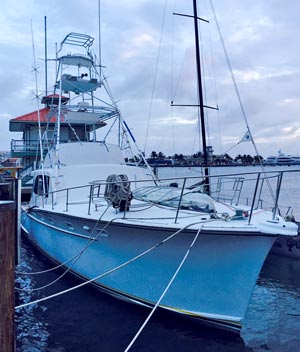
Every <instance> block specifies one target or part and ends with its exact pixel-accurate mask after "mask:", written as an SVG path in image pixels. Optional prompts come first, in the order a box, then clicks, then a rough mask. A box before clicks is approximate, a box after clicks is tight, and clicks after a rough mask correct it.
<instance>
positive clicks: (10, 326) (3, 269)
mask: <svg viewBox="0 0 300 352" xmlns="http://www.w3.org/2000/svg"><path fill="white" fill-rule="evenodd" d="M15 212H16V203H15V202H14V201H6V200H4V201H0V351H1V352H14V351H15V323H14V321H15V295H14V287H15V231H16V228H15V227H16V221H15V219H16V214H15Z"/></svg>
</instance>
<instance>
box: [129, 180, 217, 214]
mask: <svg viewBox="0 0 300 352" xmlns="http://www.w3.org/2000/svg"><path fill="white" fill-rule="evenodd" d="M180 197H181V189H179V188H175V187H169V186H161V187H157V186H146V187H141V188H137V189H136V190H134V191H133V198H135V199H137V200H141V201H145V202H151V203H156V204H161V205H166V206H170V207H174V208H177V207H178V205H179V202H180ZM180 209H187V210H194V211H199V212H204V213H215V212H216V208H215V206H214V201H213V199H212V198H211V197H209V196H208V195H207V194H203V193H200V192H198V191H188V190H187V192H186V193H184V194H183V195H182V198H181V202H180Z"/></svg>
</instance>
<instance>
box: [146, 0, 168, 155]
mask: <svg viewBox="0 0 300 352" xmlns="http://www.w3.org/2000/svg"><path fill="white" fill-rule="evenodd" d="M167 4H168V0H166V1H165V8H164V14H163V20H162V26H161V32H160V38H159V46H158V53H157V57H156V65H155V73H154V81H153V87H152V94H151V99H150V107H149V114H148V121H147V129H146V136H145V143H144V153H146V146H147V139H148V133H149V125H150V118H151V113H152V105H153V99H154V91H155V86H156V77H157V71H158V61H159V57H160V50H161V43H162V37H163V29H164V24H165V17H166V10H167Z"/></svg>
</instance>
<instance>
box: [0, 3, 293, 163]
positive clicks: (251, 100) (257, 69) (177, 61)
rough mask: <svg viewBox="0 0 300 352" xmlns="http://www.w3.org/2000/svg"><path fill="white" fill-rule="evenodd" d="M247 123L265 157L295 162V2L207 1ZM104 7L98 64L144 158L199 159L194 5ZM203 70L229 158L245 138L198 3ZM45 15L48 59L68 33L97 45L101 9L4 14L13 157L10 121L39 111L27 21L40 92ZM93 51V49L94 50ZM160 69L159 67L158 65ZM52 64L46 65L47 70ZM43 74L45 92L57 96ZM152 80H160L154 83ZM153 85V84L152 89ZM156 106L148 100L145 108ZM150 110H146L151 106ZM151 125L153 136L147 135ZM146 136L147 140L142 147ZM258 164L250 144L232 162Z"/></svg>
mask: <svg viewBox="0 0 300 352" xmlns="http://www.w3.org/2000/svg"><path fill="white" fill-rule="evenodd" d="M213 5H214V8H215V11H216V14H217V17H218V21H219V25H220V28H221V31H222V35H223V38H224V41H225V45H226V47H227V51H228V54H229V58H230V62H231V66H232V68H233V71H234V75H235V79H236V81H237V84H238V88H239V91H240V96H241V99H242V102H243V106H244V109H245V112H246V116H247V120H248V123H249V126H250V129H251V132H252V135H253V137H254V140H255V142H256V145H257V148H258V151H259V153H260V154H261V155H263V156H264V157H266V156H269V155H271V154H276V153H277V151H278V150H279V149H281V150H282V152H284V153H287V154H294V155H296V154H300V118H299V107H300V89H299V88H300V74H299V72H300V35H299V33H300V21H299V13H300V3H299V2H296V1H293V2H292V3H291V4H289V1H282V0H280V1H279V0H265V1H261V0H251V1H250V0H243V1H240V0H213ZM164 8H165V0H122V1H111V0H101V37H102V64H103V65H105V66H106V69H105V73H106V76H107V77H108V80H109V84H110V88H111V90H112V92H113V95H114V97H115V99H116V100H117V101H118V105H119V108H120V110H121V112H122V115H123V117H124V118H125V120H126V121H127V123H128V125H129V126H130V128H131V129H132V132H133V134H134V135H135V137H136V139H137V141H138V143H139V145H140V147H141V149H144V147H146V155H149V154H150V153H151V151H152V150H155V151H157V152H159V151H161V152H163V153H164V154H166V155H172V154H174V153H183V154H191V153H194V152H197V151H198V150H199V148H200V147H199V138H198V135H199V132H198V125H197V109H195V108H191V107H188V108H187V107H186V108H176V107H174V108H171V107H170V102H171V100H173V101H174V104H197V94H196V81H195V60H194V56H195V54H194V38H193V21H192V20H191V19H189V18H187V17H179V16H173V15H172V13H173V12H180V13H185V14H191V13H192V0H169V1H168V2H167V7H166V14H165V19H164V27H162V23H163V18H164V17H163V15H164ZM198 11H199V12H198V14H199V16H200V17H203V18H205V19H207V20H209V21H210V23H209V24H207V23H204V22H201V24H200V26H201V43H202V44H201V48H202V56H201V57H202V61H203V66H204V72H203V74H204V78H205V79H204V86H205V91H206V93H205V102H206V104H207V105H211V106H217V105H218V106H219V111H218V112H217V111H214V110H209V111H208V113H207V122H208V123H207V134H208V144H209V145H212V146H213V149H214V150H215V152H216V153H219V152H225V151H227V150H228V149H229V148H231V147H232V146H234V145H235V144H236V143H237V142H238V141H239V140H240V139H241V138H242V137H243V135H244V134H245V132H246V130H247V129H246V124H245V121H244V119H243V115H242V112H241V109H240V107H239V103H238V99H237V96H236V94H235V91H234V88H233V83H232V80H231V77H230V72H229V69H228V66H227V63H226V60H225V56H224V52H223V49H222V46H221V43H220V40H219V36H218V33H217V31H216V25H215V22H214V19H213V15H212V12H211V8H210V3H209V1H208V0H204V1H200V0H199V1H198ZM44 16H47V25H48V26H47V29H48V58H54V53H55V43H56V42H58V43H60V42H61V40H62V39H63V38H64V37H65V35H66V34H68V33H69V32H79V33H86V34H90V35H92V36H94V37H95V41H96V42H97V44H98V0H89V1H86V0H63V1H61V0H51V1H49V0H43V1H37V0H35V1H34V0H24V1H19V0H10V1H5V2H4V3H2V4H1V12H0V24H1V31H0V45H1V50H0V63H1V66H0V67H1V68H0V78H1V80H0V89H1V94H0V122H1V129H0V150H9V149H10V140H11V139H20V138H21V136H20V135H19V134H18V133H8V121H9V119H11V118H14V117H17V116H20V115H22V114H25V113H28V112H31V111H33V110H35V106H36V105H35V101H34V99H33V92H34V89H35V88H34V87H35V81H34V76H33V73H32V66H33V49H32V35H31V22H32V28H33V38H34V46H35V55H36V58H37V65H38V66H39V80H38V87H39V90H40V91H41V92H42V91H44V90H45V83H44V61H43V58H44ZM95 50H96V51H97V50H98V48H97V46H96V47H95ZM157 62H158V64H157ZM49 65H51V62H50V63H49ZM52 72H53V71H52V70H51V69H49V77H48V90H49V91H50V90H51V89H52V88H51V87H53V83H52V82H53V79H54V76H53V73H52ZM155 72H157V74H156V79H155ZM154 82H155V83H154ZM152 97H153V100H151V99H152ZM151 101H152V103H151ZM148 126H149V127H148ZM146 137H147V138H146ZM239 153H247V154H252V155H254V149H253V147H252V145H251V143H249V142H245V143H240V144H239V145H237V146H236V147H234V148H233V149H230V152H229V154H231V155H232V156H235V155H237V154H239Z"/></svg>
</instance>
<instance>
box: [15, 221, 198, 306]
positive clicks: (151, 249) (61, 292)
mask: <svg viewBox="0 0 300 352" xmlns="http://www.w3.org/2000/svg"><path fill="white" fill-rule="evenodd" d="M199 223H201V222H199V221H197V222H194V223H191V224H188V225H186V226H184V227H182V228H180V229H179V230H177V231H176V232H174V233H173V234H172V235H170V236H168V237H166V238H164V239H163V240H162V241H160V242H158V243H157V244H156V245H154V246H152V247H150V248H148V249H147V250H145V251H144V252H142V253H140V254H138V255H136V256H135V257H133V258H131V259H129V260H127V261H126V262H123V263H122V264H120V265H118V266H116V267H114V268H113V269H110V270H108V271H106V272H105V273H103V274H100V275H98V276H96V277H94V278H92V279H90V280H87V281H85V282H82V283H81V284H79V285H76V286H73V287H71V288H68V289H66V290H63V291H60V292H56V293H54V294H52V295H49V296H46V297H43V298H40V299H37V300H35V301H32V302H28V303H24V304H20V305H18V306H16V307H15V310H16V309H20V308H25V307H28V306H30V305H32V304H36V303H39V302H43V301H47V300H48V299H52V298H55V297H58V296H61V295H63V294H65V293H68V292H71V291H74V290H76V289H78V288H81V287H83V286H85V285H88V284H91V283H93V282H94V281H96V280H99V279H100V278H102V277H104V276H106V275H109V274H111V273H113V272H115V271H117V270H119V269H121V268H123V267H125V266H126V265H128V264H130V263H132V262H134V261H136V260H137V259H139V258H141V257H143V256H144V255H146V254H148V253H149V252H151V251H153V250H154V249H156V248H158V247H159V246H161V245H162V244H164V243H165V242H167V241H169V240H170V239H171V238H173V237H174V236H176V235H177V234H179V233H180V232H182V231H184V230H186V229H188V228H189V227H191V226H193V225H197V224H199Z"/></svg>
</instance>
